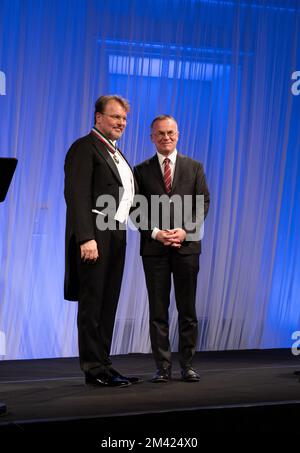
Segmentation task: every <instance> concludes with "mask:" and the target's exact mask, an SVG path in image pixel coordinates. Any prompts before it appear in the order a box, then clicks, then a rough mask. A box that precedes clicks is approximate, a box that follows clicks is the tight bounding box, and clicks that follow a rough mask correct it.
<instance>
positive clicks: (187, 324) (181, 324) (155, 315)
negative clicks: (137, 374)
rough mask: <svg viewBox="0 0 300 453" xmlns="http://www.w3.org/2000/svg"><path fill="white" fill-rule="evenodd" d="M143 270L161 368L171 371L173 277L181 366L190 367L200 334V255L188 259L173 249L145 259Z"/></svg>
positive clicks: (153, 334)
mask: <svg viewBox="0 0 300 453" xmlns="http://www.w3.org/2000/svg"><path fill="white" fill-rule="evenodd" d="M143 266H144V271H145V277H146V285H147V290H148V297H149V311H150V339H151V346H152V351H153V356H154V360H155V362H156V365H157V368H164V369H168V368H170V367H171V348H170V341H169V305H170V291H171V276H172V274H173V281H174V290H175V299H176V306H177V310H178V331H179V344H178V352H179V362H180V365H181V367H182V368H185V367H190V366H192V360H193V356H194V355H195V351H196V341H197V334H198V321H197V314H196V290H197V275H198V272H199V255H198V254H191V255H184V254H181V253H179V252H178V250H176V249H174V248H169V249H168V253H167V254H164V255H155V256H143Z"/></svg>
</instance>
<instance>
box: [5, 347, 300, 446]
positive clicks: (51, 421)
mask: <svg viewBox="0 0 300 453" xmlns="http://www.w3.org/2000/svg"><path fill="white" fill-rule="evenodd" d="M113 364H114V367H115V368H117V369H118V370H119V371H120V372H122V373H123V374H128V375H129V374H130V375H132V376H141V377H143V378H144V380H145V381H144V382H143V383H142V384H138V385H132V386H130V387H127V388H121V389H120V388H115V389H114V388H99V389H98V388H90V387H86V386H85V384H84V381H83V376H82V374H81V372H80V370H79V366H78V360H77V359H76V358H66V359H43V360H23V361H2V362H0V401H3V402H5V404H6V405H7V414H6V415H3V416H1V418H0V437H1V436H3V435H5V434H6V435H9V436H10V437H11V438H15V439H16V438H17V437H18V436H19V435H20V434H21V435H22V434H24V433H25V434H28V435H29V434H35V433H36V434H41V433H47V439H48V440H47V442H48V441H50V440H51V436H49V434H51V433H53V434H55V433H56V432H60V433H66V435H67V433H72V439H73V440H74V439H76V436H77V437H78V439H81V440H82V433H85V432H89V433H90V435H89V436H88V437H89V442H91V444H95V445H96V443H97V445H98V446H99V444H101V442H103V441H107V442H112V441H113V439H118V438H119V439H120V438H123V439H127V438H128V439H129V438H131V439H135V440H136V442H137V441H138V439H142V440H141V442H144V439H145V438H146V437H149V438H152V437H155V439H156V438H159V437H158V436H160V437H161V438H162V437H164V438H165V437H167V436H168V437H169V438H170V436H173V437H174V436H175V437H174V438H176V439H180V438H182V437H183V438H185V439H188V438H197V439H200V437H202V435H203V434H205V433H206V432H207V433H211V432H215V433H218V432H239V431H240V432H243V431H247V432H272V431H278V430H281V431H293V430H295V429H296V432H297V428H296V427H297V425H298V423H299V411H300V383H299V377H298V376H295V375H294V372H295V371H296V370H299V369H300V358H297V357H294V356H293V355H292V354H291V351H290V350H274V349H273V350H255V351H253V350H251V351H250V350H247V351H226V352H203V353H197V355H196V360H195V368H196V369H197V370H198V371H199V372H200V374H201V381H200V382H199V383H185V382H182V381H181V380H180V373H179V372H180V369H179V366H178V363H177V357H176V354H174V369H173V379H172V380H171V381H170V382H169V383H166V384H153V383H151V382H150V379H151V377H152V375H153V372H154V363H153V359H152V356H151V355H148V354H147V355H144V354H129V355H126V356H115V357H113ZM126 436H127V437H126ZM151 442H152V440H151ZM158 442H161V441H158ZM173 442H174V441H173ZM183 442H184V441H183ZM194 442H195V441H194ZM135 447H136V448H137V445H136V446H135Z"/></svg>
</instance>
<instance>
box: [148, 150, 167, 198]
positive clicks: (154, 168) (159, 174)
mask: <svg viewBox="0 0 300 453" xmlns="http://www.w3.org/2000/svg"><path fill="white" fill-rule="evenodd" d="M150 164H151V169H152V172H153V174H154V176H155V178H156V180H157V182H158V184H159V185H160V186H161V188H162V190H163V192H164V193H167V191H166V187H165V182H164V178H163V175H162V172H161V169H160V165H159V160H158V157H157V154H155V156H153V157H152V159H151V160H150Z"/></svg>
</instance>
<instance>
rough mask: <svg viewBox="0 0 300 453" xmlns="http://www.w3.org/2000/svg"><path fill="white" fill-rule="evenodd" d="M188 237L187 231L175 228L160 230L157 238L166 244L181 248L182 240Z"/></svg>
mask: <svg viewBox="0 0 300 453" xmlns="http://www.w3.org/2000/svg"><path fill="white" fill-rule="evenodd" d="M185 238H186V232H185V231H184V230H183V229H182V228H175V229H174V230H160V231H159V232H158V233H157V235H156V239H157V240H158V241H160V242H162V243H163V244H164V245H165V246H171V247H175V248H180V247H181V244H182V242H183V241H184V240H185Z"/></svg>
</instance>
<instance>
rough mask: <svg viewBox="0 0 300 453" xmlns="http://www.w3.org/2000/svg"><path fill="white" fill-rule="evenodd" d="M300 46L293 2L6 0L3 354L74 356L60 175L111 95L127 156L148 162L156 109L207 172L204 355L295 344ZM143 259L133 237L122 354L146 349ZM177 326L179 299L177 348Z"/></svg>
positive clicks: (201, 299) (120, 323)
mask: <svg viewBox="0 0 300 453" xmlns="http://www.w3.org/2000/svg"><path fill="white" fill-rule="evenodd" d="M299 36H300V4H299V1H297V0H293V1H292V0H285V1H284V0H282V1H275V0H266V1H262V0H255V1H246V0H244V1H237V0H232V1H221V0H220V1H218V0H214V1H213V0H211V1H209V0H194V1H193V0H172V1H171V0H143V1H140V0H111V1H110V0H103V1H102V0H85V1H83V0H0V71H1V72H0V76H1V77H0V83H1V86H0V134H1V136H0V156H14V157H17V158H18V159H19V164H18V167H17V171H16V174H15V177H14V180H13V184H12V186H11V188H10V192H9V194H8V197H7V199H6V201H5V203H3V204H2V205H0V240H1V244H0V296H1V300H0V331H1V332H2V339H3V336H4V335H3V334H5V336H6V356H3V357H2V358H5V359H15V358H16V359H21V358H22V359H23V358H40V357H60V356H73V355H77V327H76V312H77V304H76V303H72V302H67V301H65V300H64V299H63V273H64V263H63V260H64V224H65V204H64V199H63V177H64V176H63V164H64V157H65V154H66V151H67V149H68V148H69V146H70V145H71V143H72V142H73V141H74V140H75V139H77V138H78V137H79V136H82V135H85V134H86V133H87V132H88V131H89V129H90V127H91V125H92V118H93V103H94V101H95V99H96V98H97V97H98V96H99V95H100V94H105V93H118V94H121V95H123V96H125V97H126V98H128V99H129V100H130V102H131V108H132V110H131V113H130V121H129V125H128V127H127V130H126V133H125V135H124V137H123V138H122V139H121V142H120V147H121V148H122V149H123V150H124V152H125V154H126V156H127V158H128V160H129V161H130V163H131V164H132V165H135V164H136V163H139V162H141V161H142V160H144V159H146V158H148V157H149V156H151V155H152V154H153V152H154V149H153V146H152V144H151V141H150V138H149V124H150V122H151V120H152V119H153V117H154V116H155V115H157V114H160V113H169V114H172V115H174V116H175V117H176V118H177V120H178V124H179V130H180V140H179V143H178V149H179V151H180V152H182V153H183V154H186V155H188V156H191V157H193V158H195V159H198V160H200V161H202V162H203V164H204V167H205V170H206V174H207V179H208V182H209V186H210V191H211V200H212V201H211V209H210V212H209V215H208V218H207V221H206V224H205V237H204V240H203V254H202V256H201V266H200V268H201V271H200V275H199V287H198V293H197V311H198V318H199V340H198V349H199V350H217V349H247V348H276V347H290V346H291V343H292V341H291V335H292V332H293V331H295V330H300V297H299V294H300V253H299V252H300V241H299V224H300V203H299V197H300V164H299V151H300V134H299V120H300V96H296V95H293V94H292V91H291V87H292V83H293V81H292V73H293V72H294V71H296V70H300V39H299ZM138 253H139V237H138V234H137V233H136V232H134V231H129V234H128V249H127V258H126V270H125V277H124V281H123V286H122V293H121V299H120V304H119V308H118V313H117V320H116V325H115V331H114V341H113V351H112V352H113V354H118V353H129V352H150V342H149V335H148V306H147V294H146V289H145V282H144V275H143V271H142V267H141V260H140V257H139V255H138ZM176 316H177V314H176V308H175V304H174V296H173V295H172V304H171V308H170V324H171V336H172V345H173V350H174V351H175V350H176V349H177V340H178V336H177V324H176ZM0 353H1V352H0ZM2 353H3V351H2Z"/></svg>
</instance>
